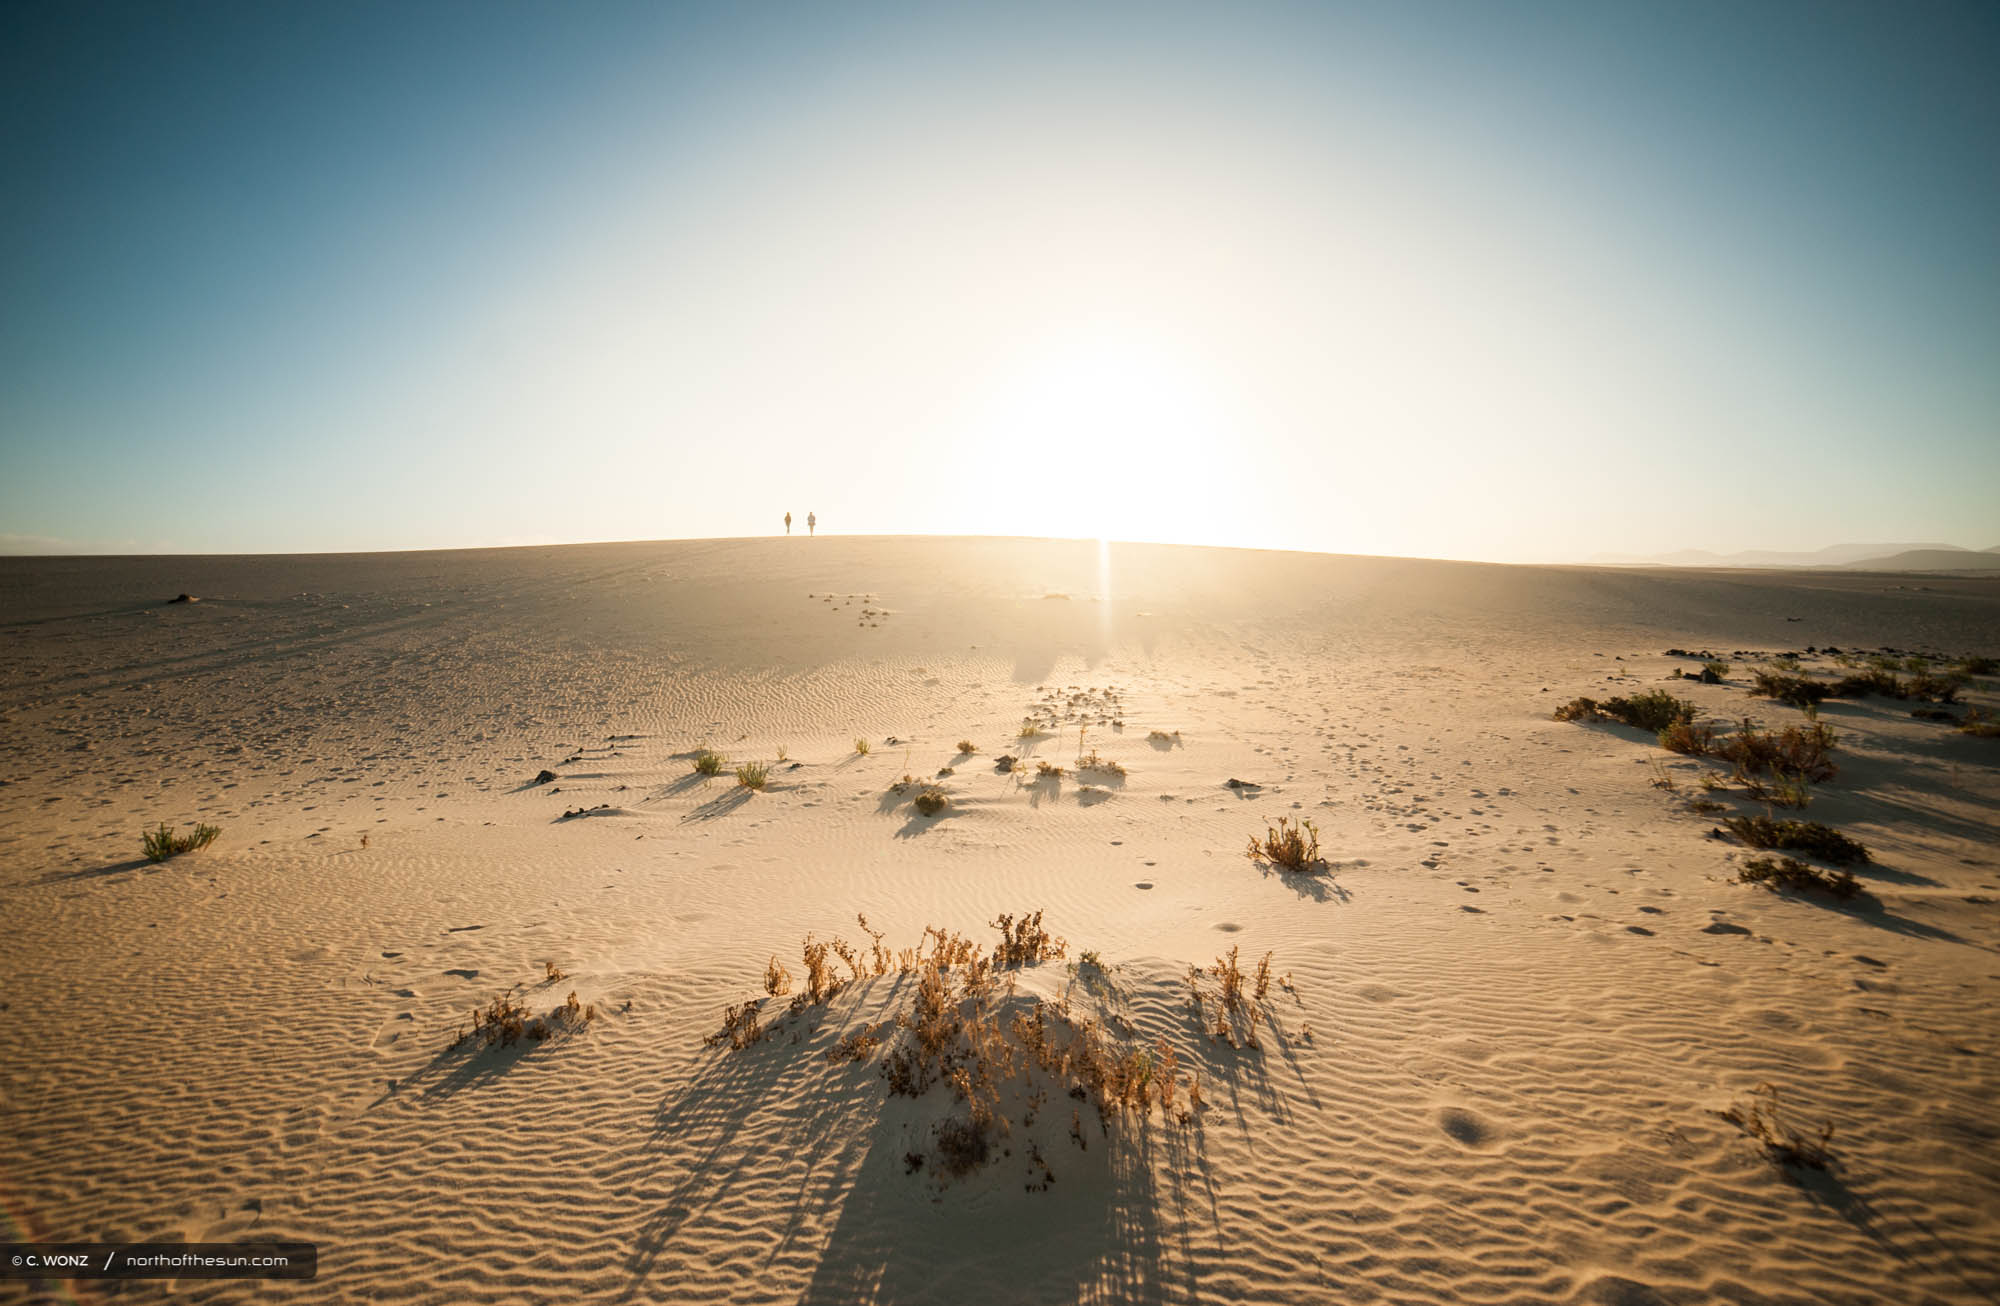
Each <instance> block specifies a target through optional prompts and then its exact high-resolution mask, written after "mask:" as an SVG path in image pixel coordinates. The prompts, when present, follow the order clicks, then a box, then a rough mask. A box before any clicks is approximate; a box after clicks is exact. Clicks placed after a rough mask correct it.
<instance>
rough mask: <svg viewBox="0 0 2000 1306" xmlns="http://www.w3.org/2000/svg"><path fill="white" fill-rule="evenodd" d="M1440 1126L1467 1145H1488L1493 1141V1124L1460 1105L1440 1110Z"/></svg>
mask: <svg viewBox="0 0 2000 1306" xmlns="http://www.w3.org/2000/svg"><path fill="white" fill-rule="evenodd" d="M1438 1127H1439V1128H1440V1129H1442V1130H1444V1132H1445V1133H1447V1134H1449V1135H1450V1136H1451V1137H1452V1138H1454V1139H1456V1140H1457V1141H1458V1142H1460V1143H1463V1144H1465V1146H1467V1147H1486V1146H1488V1145H1489V1144H1491V1143H1492V1141H1493V1128H1492V1126H1490V1125H1488V1124H1487V1123H1486V1122H1485V1121H1484V1120H1481V1119H1480V1118H1479V1117H1478V1116H1476V1115H1474V1114H1473V1113H1472V1112H1470V1111H1467V1110H1464V1109H1463V1108H1460V1107H1446V1108H1445V1109H1444V1110H1442V1111H1440V1112H1438Z"/></svg>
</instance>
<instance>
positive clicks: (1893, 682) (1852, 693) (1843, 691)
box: [1827, 664, 1909, 698]
mask: <svg viewBox="0 0 2000 1306" xmlns="http://www.w3.org/2000/svg"><path fill="white" fill-rule="evenodd" d="M1892 666H1893V664H1892ZM1827 692H1828V694H1830V695H1831V696H1832V697H1834V698H1866V697H1868V696H1869V695H1871V694H1873V695H1876V696H1877V697H1880V698H1908V697H1909V695H1908V694H1907V693H1906V692H1904V689H1903V682H1902V681H1901V680H1898V679H1897V678H1896V673H1895V672H1894V671H1893V670H1891V669H1890V668H1889V667H1881V666H1876V667H1870V668H1869V669H1868V670H1866V671H1860V672H1856V673H1855V674H1854V675H1851V676H1842V677H1841V678H1840V679H1838V680H1836V681H1834V682H1833V684H1832V686H1831V687H1830V688H1829V689H1828V691H1827Z"/></svg>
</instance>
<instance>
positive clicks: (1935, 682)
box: [1903, 673, 1965, 703]
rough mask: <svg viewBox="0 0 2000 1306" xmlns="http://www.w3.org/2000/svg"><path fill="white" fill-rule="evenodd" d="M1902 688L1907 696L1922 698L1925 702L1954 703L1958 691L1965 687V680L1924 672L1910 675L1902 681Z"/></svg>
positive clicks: (1956, 699)
mask: <svg viewBox="0 0 2000 1306" xmlns="http://www.w3.org/2000/svg"><path fill="white" fill-rule="evenodd" d="M1903 688H1904V691H1905V692H1906V693H1907V694H1908V695H1909V697H1911V698H1917V699H1922V700H1923V701H1924V702H1926V703H1956V702H1957V701H1958V691H1959V690H1961V689H1963V688H1965V682H1964V681H1963V680H1961V679H1959V678H1958V677H1957V676H1952V675H1945V676H1933V675H1930V674H1928V673H1925V674H1922V675H1916V676H1912V677H1910V678H1909V680H1907V681H1905V682H1904V684H1903Z"/></svg>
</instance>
